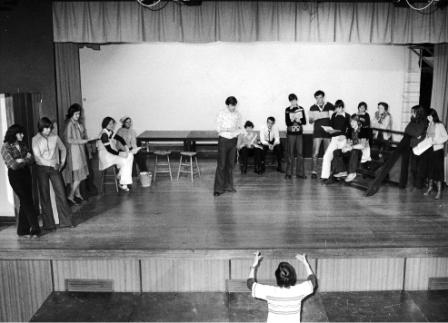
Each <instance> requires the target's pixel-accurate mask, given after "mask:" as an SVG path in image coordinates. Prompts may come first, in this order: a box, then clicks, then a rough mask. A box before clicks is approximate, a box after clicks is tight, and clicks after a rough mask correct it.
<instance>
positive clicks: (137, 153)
mask: <svg viewBox="0 0 448 323" xmlns="http://www.w3.org/2000/svg"><path fill="white" fill-rule="evenodd" d="M120 123H121V125H122V126H121V128H120V129H118V130H117V136H120V137H121V138H123V139H124V141H125V142H126V145H127V146H128V148H129V151H130V152H131V153H132V154H133V155H134V163H133V167H132V175H135V176H138V173H137V171H136V170H135V167H134V166H135V164H137V165H138V170H139V171H140V172H147V171H148V166H146V156H145V154H144V153H143V152H142V151H141V150H140V147H137V133H136V132H135V130H134V129H133V128H132V119H131V118H130V117H128V116H124V117H122V118H121V119H120Z"/></svg>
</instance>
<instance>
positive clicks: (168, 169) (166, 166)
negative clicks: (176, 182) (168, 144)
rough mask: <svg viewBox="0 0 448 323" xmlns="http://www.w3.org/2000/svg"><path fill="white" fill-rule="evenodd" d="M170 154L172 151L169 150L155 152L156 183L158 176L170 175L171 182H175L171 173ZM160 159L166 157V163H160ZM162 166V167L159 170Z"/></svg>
mask: <svg viewBox="0 0 448 323" xmlns="http://www.w3.org/2000/svg"><path fill="white" fill-rule="evenodd" d="M170 154H171V151H167V150H156V151H155V152H154V155H156V162H155V164H154V182H155V181H156V179H157V174H169V175H170V180H171V181H172V180H173V175H172V173H171V164H170ZM159 157H166V162H161V161H159ZM160 166H162V167H161V169H160V170H159V167H160Z"/></svg>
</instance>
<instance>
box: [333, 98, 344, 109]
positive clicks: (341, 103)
mask: <svg viewBox="0 0 448 323" xmlns="http://www.w3.org/2000/svg"><path fill="white" fill-rule="evenodd" d="M344 107H345V104H344V101H342V100H336V102H335V103H334V108H335V109H337V108H344Z"/></svg>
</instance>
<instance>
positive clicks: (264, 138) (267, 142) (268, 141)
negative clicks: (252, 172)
mask: <svg viewBox="0 0 448 323" xmlns="http://www.w3.org/2000/svg"><path fill="white" fill-rule="evenodd" d="M260 141H261V144H262V146H263V154H262V157H261V172H262V173H264V171H265V170H266V166H265V160H266V153H267V151H272V152H273V153H274V154H275V157H276V158H277V171H278V172H283V170H282V150H281V148H280V132H279V130H278V127H277V126H276V125H275V118H274V117H268V119H267V120H266V126H265V127H264V128H263V129H262V130H261V131H260Z"/></svg>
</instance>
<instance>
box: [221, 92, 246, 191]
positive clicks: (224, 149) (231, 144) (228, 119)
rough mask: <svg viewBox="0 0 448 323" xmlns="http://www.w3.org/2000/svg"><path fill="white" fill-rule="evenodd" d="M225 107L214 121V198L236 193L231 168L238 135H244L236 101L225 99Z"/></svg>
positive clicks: (229, 98) (234, 157) (232, 98)
mask: <svg viewBox="0 0 448 323" xmlns="http://www.w3.org/2000/svg"><path fill="white" fill-rule="evenodd" d="M225 103H226V107H225V108H224V109H222V110H221V111H220V112H219V114H218V118H217V120H216V130H217V131H218V135H219V138H218V160H217V161H218V165H217V167H216V173H215V185H214V190H213V195H214V196H219V195H221V194H223V193H224V192H236V190H235V187H234V186H233V168H234V166H235V159H236V150H237V148H236V144H237V141H238V135H239V134H241V133H244V129H243V124H242V118H241V114H240V113H239V112H238V110H237V109H236V105H237V104H238V101H237V99H236V98H235V97H233V96H230V97H228V98H227V99H226V102H225Z"/></svg>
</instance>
